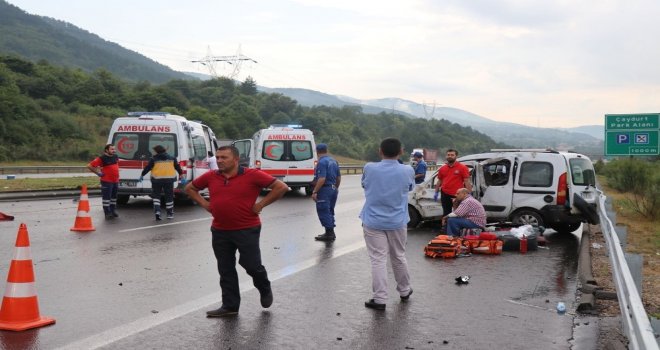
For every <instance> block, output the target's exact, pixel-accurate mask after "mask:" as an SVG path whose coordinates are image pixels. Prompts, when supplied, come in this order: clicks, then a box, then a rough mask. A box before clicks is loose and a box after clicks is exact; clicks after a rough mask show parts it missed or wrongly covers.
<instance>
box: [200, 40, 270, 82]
mask: <svg viewBox="0 0 660 350" xmlns="http://www.w3.org/2000/svg"><path fill="white" fill-rule="evenodd" d="M244 61H251V62H254V63H257V61H255V60H253V59H251V58H250V57H247V56H245V55H243V54H242V53H241V45H238V51H236V54H235V55H233V56H213V54H212V53H211V47H210V46H209V47H208V49H207V51H206V56H205V57H202V58H200V59H198V60H194V61H190V62H192V63H201V64H202V65H204V66H206V68H207V69H208V70H209V74H210V75H211V76H212V77H214V78H218V77H220V75H218V72H217V71H216V70H215V64H216V63H217V62H224V63H227V64H230V65H231V66H232V67H233V69H232V71H231V72H230V73H229V74H227V75H226V77H227V78H229V79H234V78H235V77H236V76H238V73H240V71H241V65H242V64H243V62H244Z"/></svg>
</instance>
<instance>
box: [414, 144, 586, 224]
mask: <svg viewBox="0 0 660 350" xmlns="http://www.w3.org/2000/svg"><path fill="white" fill-rule="evenodd" d="M458 161H460V162H461V163H463V164H465V165H466V166H468V168H470V174H471V179H472V183H473V184H474V186H473V191H472V196H473V197H475V198H477V199H478V200H479V201H480V202H481V204H483V206H484V209H485V210H486V215H487V217H488V221H489V222H501V221H510V222H514V223H520V224H531V225H538V226H544V227H547V228H551V229H554V230H555V231H557V232H573V231H575V230H576V229H578V228H579V227H580V224H581V223H582V222H589V223H592V224H595V223H598V215H597V212H596V209H595V206H596V203H597V197H598V191H597V190H596V187H595V184H596V176H595V171H594V168H593V164H592V162H591V160H590V159H589V158H588V157H587V156H585V155H582V154H578V153H573V152H558V151H553V150H543V149H494V150H491V152H487V153H479V154H472V155H467V156H464V157H461V158H459V159H458ZM436 181H437V171H436V172H434V173H433V176H431V177H430V178H428V179H427V180H426V181H425V182H424V183H422V184H420V185H418V186H417V187H416V188H415V190H414V191H412V192H410V194H409V196H408V213H409V216H410V223H409V226H411V227H415V226H417V225H418V224H419V223H420V222H422V221H425V220H436V219H440V218H441V216H442V215H443V213H442V206H441V205H440V203H438V202H435V201H434V200H433V195H434V193H435V182H436Z"/></svg>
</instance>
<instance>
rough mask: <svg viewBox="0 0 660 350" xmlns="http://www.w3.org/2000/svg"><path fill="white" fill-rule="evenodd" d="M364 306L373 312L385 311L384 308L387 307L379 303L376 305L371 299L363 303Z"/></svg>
mask: <svg viewBox="0 0 660 350" xmlns="http://www.w3.org/2000/svg"><path fill="white" fill-rule="evenodd" d="M364 306H366V307H368V308H370V309H374V310H385V307H386V306H387V305H385V304H381V303H377V302H375V301H374V300H373V299H369V300H368V301H365V302H364Z"/></svg>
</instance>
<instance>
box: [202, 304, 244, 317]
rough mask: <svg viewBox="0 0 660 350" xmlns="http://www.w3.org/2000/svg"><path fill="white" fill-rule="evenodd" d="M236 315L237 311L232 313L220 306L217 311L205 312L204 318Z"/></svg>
mask: <svg viewBox="0 0 660 350" xmlns="http://www.w3.org/2000/svg"><path fill="white" fill-rule="evenodd" d="M236 315H238V310H236V311H234V310H229V309H225V307H224V306H221V307H220V308H219V309H216V310H211V311H207V312H206V317H230V316H236Z"/></svg>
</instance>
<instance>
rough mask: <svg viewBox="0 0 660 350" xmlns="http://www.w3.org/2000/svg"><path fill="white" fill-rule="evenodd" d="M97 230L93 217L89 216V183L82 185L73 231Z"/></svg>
mask: <svg viewBox="0 0 660 350" xmlns="http://www.w3.org/2000/svg"><path fill="white" fill-rule="evenodd" d="M94 230H96V229H95V228H94V226H93V225H92V217H91V216H89V197H88V195H87V185H83V186H82V190H81V191H80V201H79V202H78V214H77V215H76V221H75V222H74V224H73V227H72V228H71V231H80V232H89V231H94Z"/></svg>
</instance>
